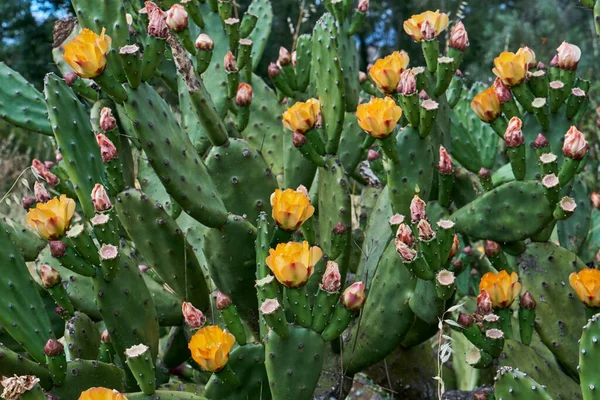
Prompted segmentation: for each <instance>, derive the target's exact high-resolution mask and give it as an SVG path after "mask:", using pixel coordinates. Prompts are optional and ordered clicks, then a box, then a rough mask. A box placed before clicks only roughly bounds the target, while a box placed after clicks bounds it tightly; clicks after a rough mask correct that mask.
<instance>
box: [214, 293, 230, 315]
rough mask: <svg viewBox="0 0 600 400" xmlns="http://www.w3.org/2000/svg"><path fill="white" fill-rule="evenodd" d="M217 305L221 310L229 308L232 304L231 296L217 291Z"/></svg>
mask: <svg viewBox="0 0 600 400" xmlns="http://www.w3.org/2000/svg"><path fill="white" fill-rule="evenodd" d="M216 305H217V310H219V311H221V310H225V309H226V308H229V306H230V305H231V297H229V296H227V295H226V294H225V293H223V292H221V291H217V299H216Z"/></svg>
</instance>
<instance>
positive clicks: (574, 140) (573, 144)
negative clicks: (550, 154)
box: [563, 126, 588, 160]
mask: <svg viewBox="0 0 600 400" xmlns="http://www.w3.org/2000/svg"><path fill="white" fill-rule="evenodd" d="M587 148H588V143H587V141H586V140H585V136H583V133H581V132H580V131H579V130H578V129H577V128H576V127H575V126H572V127H571V128H569V131H568V132H567V134H566V135H565V143H564V144H563V154H564V155H565V157H569V158H572V159H573V160H581V159H583V157H585V153H586V152H587Z"/></svg>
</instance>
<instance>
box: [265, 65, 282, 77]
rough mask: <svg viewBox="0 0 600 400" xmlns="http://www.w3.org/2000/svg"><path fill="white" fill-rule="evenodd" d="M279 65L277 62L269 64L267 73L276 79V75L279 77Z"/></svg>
mask: <svg viewBox="0 0 600 400" xmlns="http://www.w3.org/2000/svg"><path fill="white" fill-rule="evenodd" d="M279 72H280V70H279V66H278V65H277V64H275V63H273V62H272V63H271V64H269V68H268V69H267V74H268V75H269V78H271V79H274V78H275V77H277V76H278V75H279Z"/></svg>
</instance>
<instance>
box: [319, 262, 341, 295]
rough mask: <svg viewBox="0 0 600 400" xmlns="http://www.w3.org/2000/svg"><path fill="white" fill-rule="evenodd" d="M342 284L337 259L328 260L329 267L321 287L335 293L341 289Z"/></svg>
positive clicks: (326, 269)
mask: <svg viewBox="0 0 600 400" xmlns="http://www.w3.org/2000/svg"><path fill="white" fill-rule="evenodd" d="M340 286H342V276H341V275H340V269H339V267H338V265H337V263H336V262H335V261H327V267H326V268H325V273H324V274H323V279H322V281H321V289H322V290H324V291H326V292H329V293H334V292H337V291H338V290H340Z"/></svg>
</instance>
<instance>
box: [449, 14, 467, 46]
mask: <svg viewBox="0 0 600 400" xmlns="http://www.w3.org/2000/svg"><path fill="white" fill-rule="evenodd" d="M448 46H449V47H451V48H453V49H457V50H460V51H465V49H466V48H467V47H468V46H469V35H467V31H466V30H465V26H464V25H463V23H462V21H458V22H457V23H456V24H455V25H454V27H453V28H452V31H450V38H449V39H448Z"/></svg>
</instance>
